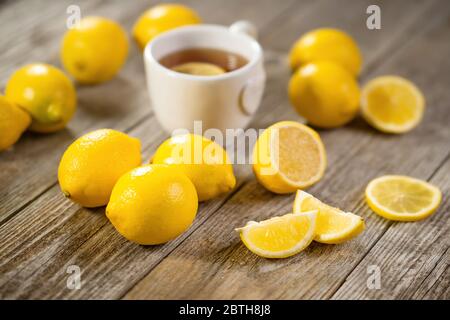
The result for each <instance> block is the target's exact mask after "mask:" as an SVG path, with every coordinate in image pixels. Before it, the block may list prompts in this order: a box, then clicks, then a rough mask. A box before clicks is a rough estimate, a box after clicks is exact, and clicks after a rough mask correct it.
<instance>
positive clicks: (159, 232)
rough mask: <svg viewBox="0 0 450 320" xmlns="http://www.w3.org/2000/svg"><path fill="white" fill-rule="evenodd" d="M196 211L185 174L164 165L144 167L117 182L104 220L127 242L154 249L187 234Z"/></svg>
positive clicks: (195, 194) (192, 189) (196, 205)
mask: <svg viewBox="0 0 450 320" xmlns="http://www.w3.org/2000/svg"><path fill="white" fill-rule="evenodd" d="M197 208H198V199H197V193H196V191H195V187H194V185H193V184H192V182H191V181H190V180H189V178H188V177H187V176H186V175H185V174H183V173H182V172H181V171H180V170H178V169H177V168H174V167H169V166H167V165H145V166H142V167H138V168H136V169H134V170H131V171H130V172H128V173H126V174H125V175H123V176H122V177H121V178H120V179H119V181H118V182H117V184H116V185H115V186H114V189H113V192H112V195H111V200H110V202H109V203H108V206H107V207H106V216H107V217H108V219H109V220H110V221H111V223H112V224H113V225H114V227H115V228H116V230H117V231H118V232H119V233H120V234H121V235H122V236H124V237H125V238H127V239H128V240H130V241H133V242H136V243H138V244H142V245H155V244H161V243H165V242H167V241H169V240H172V239H174V238H176V237H178V236H179V235H180V234H182V233H183V232H184V231H186V229H187V228H189V226H190V225H191V224H192V221H194V218H195V216H196V214H197Z"/></svg>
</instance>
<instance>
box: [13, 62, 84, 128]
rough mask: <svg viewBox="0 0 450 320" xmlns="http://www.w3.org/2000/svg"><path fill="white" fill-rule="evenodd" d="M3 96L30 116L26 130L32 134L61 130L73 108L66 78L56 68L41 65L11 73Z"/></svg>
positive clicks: (73, 98) (74, 100)
mask: <svg viewBox="0 0 450 320" xmlns="http://www.w3.org/2000/svg"><path fill="white" fill-rule="evenodd" d="M5 95H6V97H7V98H8V99H9V100H11V101H13V102H15V103H16V104H18V105H19V106H20V107H22V108H23V109H25V110H26V111H28V112H29V113H30V115H31V117H32V119H33V120H32V122H31V126H30V130H31V131H36V132H44V133H45V132H54V131H58V130H61V129H63V128H64V127H65V126H66V124H67V123H68V122H69V121H70V119H72V117H73V114H74V113H75V109H76V105H77V98H76V92H75V88H74V86H73V84H72V82H71V81H70V79H69V78H68V77H67V76H66V75H65V74H64V73H63V72H62V71H61V70H59V69H58V68H55V67H53V66H51V65H48V64H43V63H34V64H29V65H26V66H24V67H22V68H20V69H19V70H17V71H16V72H14V73H13V74H12V75H11V77H10V78H9V80H8V83H7V84H6V89H5Z"/></svg>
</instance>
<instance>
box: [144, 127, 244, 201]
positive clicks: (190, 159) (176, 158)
mask: <svg viewBox="0 0 450 320" xmlns="http://www.w3.org/2000/svg"><path fill="white" fill-rule="evenodd" d="M152 161H153V163H155V164H169V165H172V166H176V167H179V168H180V169H181V170H182V171H183V172H184V173H185V174H186V175H187V176H188V177H189V179H191V181H192V182H193V183H194V186H195V188H196V189H197V194H198V198H199V200H200V201H205V200H209V199H212V198H215V197H217V196H219V195H221V194H223V193H226V192H228V191H230V190H231V189H233V188H234V186H235V185H236V178H235V177H234V174H233V166H232V165H231V162H230V160H229V158H228V154H227V152H226V151H225V150H224V149H223V148H222V147H221V146H220V145H219V144H217V143H215V142H214V141H211V140H210V139H207V138H205V137H203V136H201V135H196V134H184V135H178V136H174V137H171V138H169V139H168V140H166V141H164V142H163V143H162V144H161V145H160V146H159V147H158V149H157V150H156V153H155V154H154V156H153V160H152Z"/></svg>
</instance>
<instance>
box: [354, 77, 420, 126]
mask: <svg viewBox="0 0 450 320" xmlns="http://www.w3.org/2000/svg"><path fill="white" fill-rule="evenodd" d="M424 110H425V99H424V97H423V95H422V93H421V92H420V90H419V89H418V88H417V87H416V86H415V85H414V84H413V83H412V82H410V81H408V80H406V79H404V78H401V77H398V76H382V77H378V78H375V79H373V80H371V81H369V82H368V83H367V84H366V85H365V86H364V88H363V90H362V95H361V111H362V115H363V117H364V118H365V119H366V120H367V122H368V123H369V124H371V125H372V126H373V127H375V128H376V129H378V130H380V131H383V132H387V133H403V132H406V131H409V130H411V129H413V128H414V127H416V126H417V125H418V124H419V122H420V121H421V120H422V117H423V113H424Z"/></svg>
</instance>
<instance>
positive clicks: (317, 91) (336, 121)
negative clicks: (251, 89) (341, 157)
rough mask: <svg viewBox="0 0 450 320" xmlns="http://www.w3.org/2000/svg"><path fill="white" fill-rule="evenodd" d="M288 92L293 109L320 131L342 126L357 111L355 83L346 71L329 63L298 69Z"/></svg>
mask: <svg viewBox="0 0 450 320" xmlns="http://www.w3.org/2000/svg"><path fill="white" fill-rule="evenodd" d="M288 90H289V99H290V101H291V103H292V105H293V106H294V108H295V110H296V111H297V112H298V113H299V114H300V115H301V116H303V117H304V118H305V119H306V120H307V121H308V123H310V124H312V125H314V126H317V127H320V128H335V127H339V126H342V125H344V124H346V123H348V122H349V121H351V120H352V119H353V118H355V116H356V115H357V113H358V110H359V98H360V92H359V86H358V83H357V82H356V81H355V79H354V78H353V77H352V75H351V74H350V73H349V72H348V71H347V70H345V69H344V68H342V67H341V66H339V65H337V64H335V63H332V62H326V61H322V62H314V63H309V64H306V65H304V66H303V67H301V68H299V69H298V70H297V71H296V72H295V73H294V74H293V75H292V77H291V80H290V81H289V89H288Z"/></svg>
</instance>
